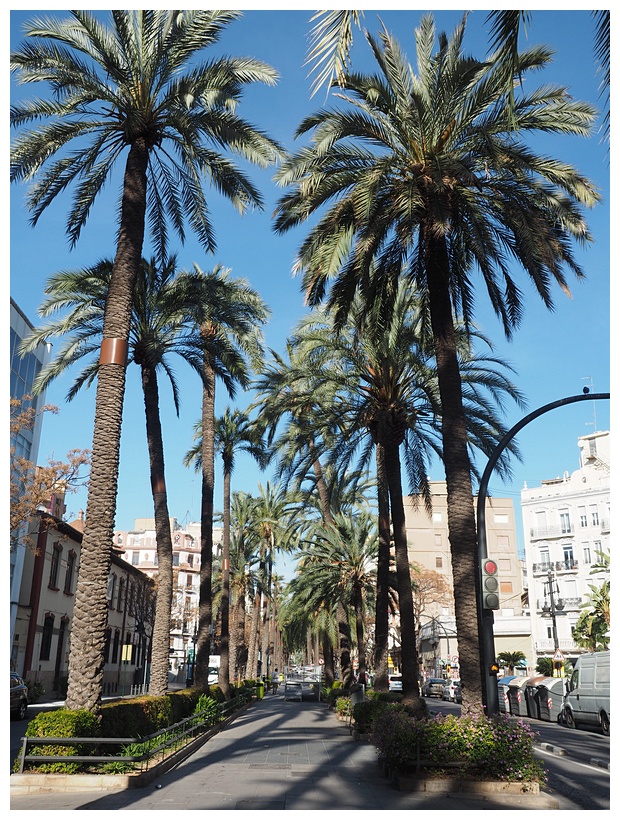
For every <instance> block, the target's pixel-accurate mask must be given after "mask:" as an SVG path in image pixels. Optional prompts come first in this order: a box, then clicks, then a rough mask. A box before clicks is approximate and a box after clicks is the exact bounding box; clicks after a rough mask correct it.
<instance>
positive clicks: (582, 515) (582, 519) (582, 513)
mask: <svg viewBox="0 0 620 820" xmlns="http://www.w3.org/2000/svg"><path fill="white" fill-rule="evenodd" d="M579 526H580V527H587V526H588V516H587V515H586V508H585V507H579Z"/></svg>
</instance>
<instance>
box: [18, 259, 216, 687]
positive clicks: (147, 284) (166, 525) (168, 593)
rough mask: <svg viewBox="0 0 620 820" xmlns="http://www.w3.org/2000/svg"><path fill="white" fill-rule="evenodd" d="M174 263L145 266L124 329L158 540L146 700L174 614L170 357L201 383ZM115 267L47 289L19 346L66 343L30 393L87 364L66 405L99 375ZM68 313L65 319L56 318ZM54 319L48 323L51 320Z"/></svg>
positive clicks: (183, 283) (102, 265)
mask: <svg viewBox="0 0 620 820" xmlns="http://www.w3.org/2000/svg"><path fill="white" fill-rule="evenodd" d="M175 268H176V259H175V258H174V257H172V258H171V259H170V260H168V262H167V263H166V264H165V265H164V266H163V267H159V266H158V265H157V263H156V260H155V259H151V260H150V262H149V261H147V260H145V259H143V260H142V264H141V267H140V271H139V275H138V278H137V279H136V282H135V285H134V300H133V309H132V314H131V325H130V329H129V350H128V363H131V362H135V363H136V364H137V365H138V366H139V367H140V371H141V382H142V391H143V396H144V409H145V414H146V432H147V443H148V452H149V461H150V474H151V475H150V478H151V489H152V493H153V506H154V517H155V531H156V540H157V562H158V574H157V605H156V609H155V623H154V630H153V641H152V647H153V648H152V665H151V680H150V692H151V694H154V695H163V694H165V693H166V691H167V689H168V665H169V656H168V645H169V636H170V617H171V607H172V588H173V577H172V536H171V533H170V515H169V512H168V501H167V492H166V479H165V469H164V445H163V435H162V428H161V419H160V413H159V386H158V378H157V374H158V372H161V371H163V373H164V374H165V375H166V376H167V377H168V380H169V382H170V384H171V387H172V396H173V400H174V407H175V410H176V412H177V415H178V412H179V405H180V393H179V385H178V381H177V378H176V376H175V375H174V371H173V369H172V368H171V366H170V363H169V361H168V360H169V357H170V354H171V353H176V354H177V355H179V356H182V357H183V359H184V360H185V361H186V362H187V363H188V364H189V365H190V367H192V368H193V369H194V370H195V371H196V372H197V373H198V375H199V376H201V377H202V360H201V356H200V355H199V353H198V352H197V350H196V341H195V339H193V338H192V337H191V333H190V331H189V329H188V328H187V323H186V316H187V312H188V299H189V298H190V297H191V295H192V291H191V289H188V281H187V279H186V277H184V276H182V275H181V276H177V275H176V273H175ZM112 271H113V265H112V262H111V261H110V260H103V261H101V262H99V263H97V264H96V265H94V266H93V267H90V268H86V269H85V270H78V271H62V272H60V273H58V274H56V275H54V276H52V277H51V278H50V279H49V280H48V283H47V286H46V293H47V294H48V296H47V298H46V299H45V301H44V302H43V304H42V305H41V307H40V309H39V313H40V315H41V316H42V317H44V318H48V321H47V322H45V323H44V324H42V325H41V326H40V327H38V328H36V329H35V330H33V331H32V333H30V334H29V336H28V337H27V338H26V339H25V340H24V342H23V349H24V350H33V349H35V348H36V346H37V345H38V344H40V342H41V341H42V340H48V341H49V340H50V339H54V338H61V339H63V345H62V347H61V348H60V349H59V351H58V353H57V355H56V356H55V357H54V359H52V360H51V361H50V362H49V364H47V365H46V366H45V367H44V368H43V369H42V370H41V372H40V373H39V375H38V377H37V380H36V383H35V389H36V390H37V392H41V391H43V390H45V389H46V387H47V386H48V385H49V383H50V382H51V381H52V380H53V379H55V378H58V377H59V376H61V375H63V374H64V373H65V372H66V371H67V370H68V369H69V368H70V367H71V366H72V365H73V364H75V363H77V362H83V361H84V360H88V361H87V362H86V364H85V365H84V366H83V368H82V370H81V371H80V373H79V374H78V375H77V376H76V378H75V379H74V381H73V384H72V385H71V387H70V389H69V391H68V394H67V400H68V401H71V400H72V399H73V398H74V397H75V396H76V394H77V393H78V391H79V390H80V389H81V388H82V387H83V386H85V385H86V386H90V385H91V384H92V382H93V381H94V380H95V379H96V377H97V375H98V372H99V366H100V362H99V357H98V353H99V349H100V341H101V337H102V334H103V326H104V314H105V304H106V295H107V293H108V290H109V287H110V281H111V278H112ZM67 309H68V310H69V313H68V314H66V315H60V314H62V312H63V311H65V310H67ZM50 317H51V318H50Z"/></svg>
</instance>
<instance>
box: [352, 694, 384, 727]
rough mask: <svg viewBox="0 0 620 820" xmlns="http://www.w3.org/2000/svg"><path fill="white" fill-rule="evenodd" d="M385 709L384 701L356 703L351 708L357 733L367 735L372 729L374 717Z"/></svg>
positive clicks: (375, 700) (374, 700)
mask: <svg viewBox="0 0 620 820" xmlns="http://www.w3.org/2000/svg"><path fill="white" fill-rule="evenodd" d="M385 708H387V703H386V701H381V700H378V699H373V700H364V701H362V702H361V703H356V704H355V706H354V707H353V720H354V721H355V727H356V729H357V730H358V732H361V733H362V734H367V733H368V732H370V730H371V729H372V723H373V720H374V719H375V717H376V716H377V715H378V714H379V713H380V712H382V711H383V710H384V709H385Z"/></svg>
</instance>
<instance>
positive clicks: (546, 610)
mask: <svg viewBox="0 0 620 820" xmlns="http://www.w3.org/2000/svg"><path fill="white" fill-rule="evenodd" d="M582 600H583V599H582V598H581V597H579V596H577V597H572V598H558V599H557V601H555V609H556V615H562V614H564V613H565V612H566V610H578V609H579V608H580V606H581V602H582ZM536 611H537V612H538V613H541V614H542V616H543V618H544V617H550V616H551V605H550V603H549V599H548V598H547V599H546V600H545V599H543V600H542V601H541V600H540V599H538V600H537V601H536Z"/></svg>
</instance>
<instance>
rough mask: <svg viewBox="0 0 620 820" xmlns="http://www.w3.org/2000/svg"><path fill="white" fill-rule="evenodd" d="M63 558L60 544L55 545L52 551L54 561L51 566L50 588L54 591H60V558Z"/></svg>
mask: <svg viewBox="0 0 620 820" xmlns="http://www.w3.org/2000/svg"><path fill="white" fill-rule="evenodd" d="M61 556H62V547H61V546H60V544H59V543H58V542H56V543H55V544H54V547H53V549H52V561H51V564H50V579H49V582H48V586H50V587H51V588H52V589H58V570H59V569H60V558H61Z"/></svg>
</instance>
